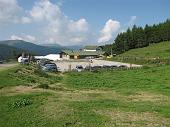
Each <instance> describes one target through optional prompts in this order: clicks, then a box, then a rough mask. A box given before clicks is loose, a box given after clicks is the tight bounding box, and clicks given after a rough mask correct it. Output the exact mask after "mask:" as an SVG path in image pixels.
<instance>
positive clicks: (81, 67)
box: [76, 65, 84, 72]
mask: <svg viewBox="0 0 170 127" xmlns="http://www.w3.org/2000/svg"><path fill="white" fill-rule="evenodd" d="M83 70H84V68H83V66H82V65H77V66H76V71H78V72H81V71H83Z"/></svg>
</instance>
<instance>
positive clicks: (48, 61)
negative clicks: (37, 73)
mask: <svg viewBox="0 0 170 127" xmlns="http://www.w3.org/2000/svg"><path fill="white" fill-rule="evenodd" d="M38 64H39V65H40V66H41V67H43V66H45V65H46V64H51V61H50V60H40V61H39V62H38Z"/></svg>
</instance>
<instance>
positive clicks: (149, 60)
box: [114, 41, 170, 64]
mask: <svg viewBox="0 0 170 127" xmlns="http://www.w3.org/2000/svg"><path fill="white" fill-rule="evenodd" d="M169 47H170V42H169V41H168V42H161V43H157V44H151V45H150V46H148V47H144V48H138V49H132V50H129V51H127V52H125V53H123V54H120V55H118V56H116V57H115V58H114V60H117V61H123V62H129V63H137V64H155V63H160V62H161V63H170V48H169Z"/></svg>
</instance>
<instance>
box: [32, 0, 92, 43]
mask: <svg viewBox="0 0 170 127" xmlns="http://www.w3.org/2000/svg"><path fill="white" fill-rule="evenodd" d="M29 14H30V17H31V19H32V20H33V21H35V22H38V23H40V24H41V23H42V24H44V27H43V30H42V31H43V34H44V36H45V38H46V39H47V41H49V42H50V43H59V44H62V45H74V44H78V43H83V42H85V41H87V39H88V35H89V25H88V22H87V21H86V19H84V18H81V19H79V20H77V21H74V20H71V19H69V18H68V17H67V16H66V15H65V14H64V13H63V12H62V11H61V9H60V7H59V6H58V5H57V4H53V3H51V2H50V1H49V0H40V1H38V2H36V3H35V4H34V6H33V8H32V9H31V10H30V11H29Z"/></svg>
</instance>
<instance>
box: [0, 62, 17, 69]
mask: <svg viewBox="0 0 170 127" xmlns="http://www.w3.org/2000/svg"><path fill="white" fill-rule="evenodd" d="M16 65H18V64H17V63H7V64H0V70H2V69H7V68H10V67H14V66H16Z"/></svg>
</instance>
